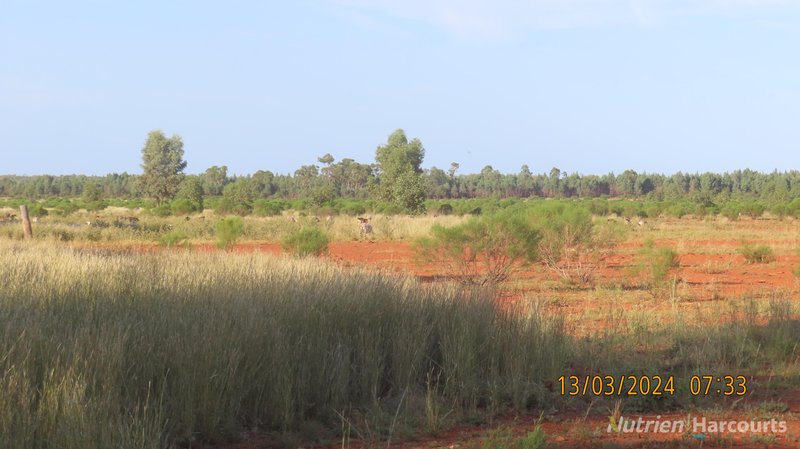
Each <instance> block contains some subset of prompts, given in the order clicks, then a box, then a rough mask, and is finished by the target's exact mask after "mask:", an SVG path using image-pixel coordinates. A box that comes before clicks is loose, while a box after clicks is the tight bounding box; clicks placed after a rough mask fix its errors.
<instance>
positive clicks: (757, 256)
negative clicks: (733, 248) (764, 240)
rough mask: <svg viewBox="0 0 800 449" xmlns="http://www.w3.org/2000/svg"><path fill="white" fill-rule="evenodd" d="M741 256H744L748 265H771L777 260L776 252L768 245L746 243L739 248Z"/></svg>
mask: <svg viewBox="0 0 800 449" xmlns="http://www.w3.org/2000/svg"><path fill="white" fill-rule="evenodd" d="M739 254H741V255H742V256H744V260H746V261H747V263H769V262H772V261H773V260H775V253H774V251H773V250H772V248H770V247H769V246H767V245H753V244H749V243H746V244H744V245H742V247H741V248H739Z"/></svg>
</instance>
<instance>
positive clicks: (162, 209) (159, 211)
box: [149, 204, 172, 217]
mask: <svg viewBox="0 0 800 449" xmlns="http://www.w3.org/2000/svg"><path fill="white" fill-rule="evenodd" d="M149 212H150V214H151V215H155V216H156V217H168V216H170V215H171V214H172V208H171V207H170V206H169V204H162V205H160V206H156V207H153V208H151V209H150V210H149Z"/></svg>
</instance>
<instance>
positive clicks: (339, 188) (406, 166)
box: [0, 129, 800, 213]
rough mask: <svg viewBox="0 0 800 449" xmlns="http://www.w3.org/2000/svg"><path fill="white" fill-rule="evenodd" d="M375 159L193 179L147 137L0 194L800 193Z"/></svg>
mask: <svg viewBox="0 0 800 449" xmlns="http://www.w3.org/2000/svg"><path fill="white" fill-rule="evenodd" d="M375 154H376V155H375V161H374V162H371V163H361V162H357V161H355V160H353V159H349V158H343V159H341V160H338V161H337V160H336V159H335V158H334V156H332V155H331V154H325V155H322V156H320V157H319V158H318V159H317V160H316V161H315V162H314V163H311V164H308V165H303V166H301V167H300V168H298V169H297V170H295V171H294V173H292V174H277V173H273V172H272V171H270V170H258V171H256V172H255V173H252V174H249V175H238V176H236V175H230V174H229V173H228V168H227V167H226V166H212V167H209V168H208V169H206V170H205V171H204V172H203V173H201V174H199V175H189V174H185V173H184V170H185V168H186V165H187V163H186V161H185V160H184V158H183V156H184V150H183V142H182V140H181V138H180V136H177V135H173V136H172V137H167V136H165V135H164V134H163V133H162V132H161V131H153V132H151V133H150V134H149V135H148V137H147V140H146V142H145V144H144V146H143V148H142V169H143V172H142V174H139V175H137V174H129V173H121V174H119V173H112V174H108V175H106V176H85V175H64V176H50V175H41V176H14V175H6V176H0V197H11V198H30V199H39V198H53V197H62V198H76V197H80V198H82V199H84V200H85V201H87V202H92V201H100V200H103V199H120V198H121V199H136V198H151V199H153V200H155V202H156V203H157V204H164V203H167V202H172V201H182V202H183V203H184V206H185V207H184V209H200V210H201V209H202V207H203V203H204V200H205V199H208V198H215V199H217V201H216V203H215V205H216V206H218V207H221V208H222V209H226V210H228V211H231V212H241V213H247V212H248V209H252V203H253V202H254V201H256V200H259V199H298V198H306V199H308V200H309V201H310V202H311V203H312V204H315V205H319V206H322V205H324V204H326V203H329V202H331V201H334V200H337V199H374V200H378V201H384V202H388V203H392V204H394V205H396V206H397V207H398V208H400V209H402V210H405V211H409V212H420V211H421V210H422V207H423V206H422V205H423V203H424V201H425V200H426V199H464V198H486V197H493V198H528V197H541V198H604V197H610V198H613V197H621V198H639V199H648V200H654V201H691V202H694V203H697V204H714V203H720V202H726V201H730V200H738V201H754V200H758V201H762V202H774V203H778V202H788V201H791V200H793V199H795V198H798V197H800V171H796V170H792V171H785V172H778V171H774V172H771V173H762V172H757V171H753V170H749V169H744V170H736V171H733V172H726V173H709V172H707V173H682V172H678V173H675V174H672V175H666V174H656V173H638V172H636V171H634V170H626V171H624V172H622V173H619V174H614V173H608V174H604V175H592V174H590V175H581V174H578V173H567V172H566V171H562V170H560V169H559V168H555V167H554V168H552V169H551V170H549V172H545V173H538V174H536V173H532V172H531V170H530V168H529V167H528V166H527V165H523V166H522V167H521V168H520V171H519V172H518V173H501V172H500V171H498V170H496V169H494V168H493V167H492V166H491V165H487V166H486V167H484V168H483V169H482V170H481V171H480V172H479V173H468V174H462V173H459V172H458V171H459V164H458V163H457V162H453V163H452V164H451V165H450V167H448V168H447V170H444V169H440V168H438V167H431V168H430V169H422V162H423V160H424V157H425V149H424V146H423V145H422V142H421V141H420V140H419V139H411V140H409V139H408V138H407V136H406V134H405V132H404V131H403V130H402V129H399V130H397V131H395V132H393V133H392V134H391V135H390V136H389V137H388V139H387V142H386V143H385V144H383V145H380V146H379V147H378V148H377V149H376V153H375Z"/></svg>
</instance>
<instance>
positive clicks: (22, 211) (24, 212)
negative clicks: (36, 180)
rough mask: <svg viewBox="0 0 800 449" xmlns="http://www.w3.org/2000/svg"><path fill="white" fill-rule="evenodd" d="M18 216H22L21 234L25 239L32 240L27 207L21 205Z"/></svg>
mask: <svg viewBox="0 0 800 449" xmlns="http://www.w3.org/2000/svg"><path fill="white" fill-rule="evenodd" d="M19 214H20V215H21V216H22V232H23V233H25V238H26V239H32V238H33V230H31V219H30V217H28V206H26V205H24V204H23V205H21V206H20V207H19Z"/></svg>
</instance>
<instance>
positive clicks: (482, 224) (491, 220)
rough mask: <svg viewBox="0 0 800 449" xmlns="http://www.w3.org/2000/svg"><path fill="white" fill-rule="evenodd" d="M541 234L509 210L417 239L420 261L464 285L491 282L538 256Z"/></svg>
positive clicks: (441, 229) (496, 282)
mask: <svg viewBox="0 0 800 449" xmlns="http://www.w3.org/2000/svg"><path fill="white" fill-rule="evenodd" d="M540 239H541V235H540V233H539V231H537V230H536V229H535V228H534V227H533V226H532V225H531V224H530V222H529V221H527V220H525V219H524V218H523V217H520V216H519V215H514V214H512V213H505V214H498V215H494V216H491V217H481V218H473V219H471V220H469V221H467V222H466V223H463V224H460V225H457V226H453V227H449V228H445V227H443V226H439V225H434V226H433V227H432V228H431V236H430V237H425V238H422V239H420V240H418V241H417V242H416V243H415V245H414V251H415V253H416V255H417V258H418V260H419V261H420V262H426V263H435V264H439V265H440V266H442V267H444V268H445V270H446V272H447V273H448V274H450V275H454V276H458V277H459V278H460V280H461V281H462V282H463V283H465V284H476V285H495V284H498V283H500V282H503V281H505V280H507V279H508V278H509V277H510V276H511V275H512V274H513V273H514V272H515V271H516V270H517V269H518V268H520V267H521V266H524V265H525V264H528V263H531V262H534V261H535V260H537V259H538V256H539V248H538V245H539V240H540Z"/></svg>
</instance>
